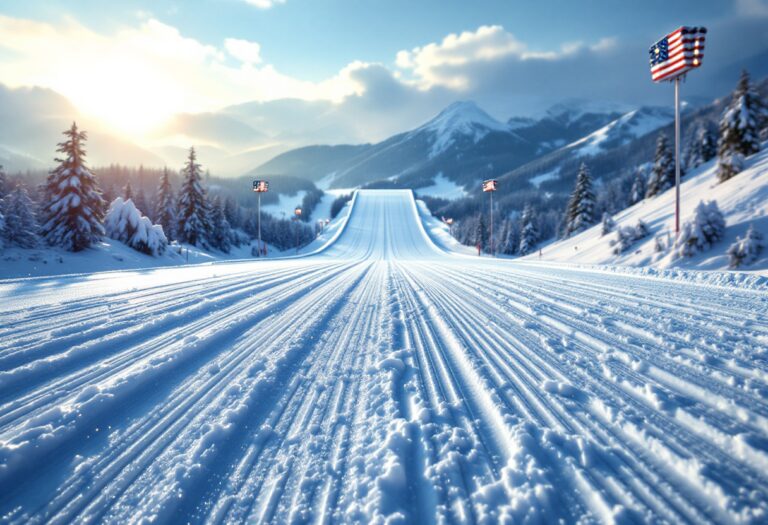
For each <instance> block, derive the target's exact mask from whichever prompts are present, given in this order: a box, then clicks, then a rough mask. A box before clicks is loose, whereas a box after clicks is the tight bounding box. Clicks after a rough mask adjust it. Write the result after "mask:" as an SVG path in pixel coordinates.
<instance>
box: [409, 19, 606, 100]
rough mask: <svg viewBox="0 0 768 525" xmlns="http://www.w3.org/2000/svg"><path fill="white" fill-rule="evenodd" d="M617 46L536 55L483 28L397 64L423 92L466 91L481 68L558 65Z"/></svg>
mask: <svg viewBox="0 0 768 525" xmlns="http://www.w3.org/2000/svg"><path fill="white" fill-rule="evenodd" d="M615 45H616V40H615V39H613V38H604V39H602V40H600V41H599V42H597V43H596V44H594V45H592V46H586V45H585V44H584V43H582V42H570V43H566V44H563V45H562V46H561V48H560V50H558V51H534V50H531V49H529V47H528V46H527V45H526V44H525V43H523V42H521V41H519V40H518V39H517V38H516V37H515V36H514V35H513V34H512V33H509V32H507V31H506V30H504V28H503V27H501V26H497V25H494V26H480V27H479V28H477V30H475V31H464V32H463V33H460V34H455V33H452V34H449V35H447V36H446V37H445V38H443V40H442V41H441V42H434V43H430V44H427V45H425V46H420V47H416V48H413V49H412V50H410V51H408V50H403V51H400V52H398V53H397V56H396V59H395V64H396V65H397V67H399V68H400V69H401V70H403V71H406V72H407V73H409V74H410V75H411V79H412V80H413V81H414V82H416V83H417V84H418V85H419V86H420V87H421V88H422V89H429V88H431V87H434V86H443V87H448V88H451V89H455V90H459V91H466V90H468V89H470V88H471V87H472V86H473V85H474V84H476V83H477V82H478V81H482V79H478V78H474V77H473V76H472V75H471V74H470V73H471V72H472V71H474V70H475V68H476V67H477V66H478V65H482V64H492V63H496V64H503V63H505V62H507V63H508V62H510V61H515V62H526V61H531V62H536V61H539V62H541V61H556V60H561V59H565V58H568V57H570V56H574V55H576V54H578V53H580V52H582V51H584V50H589V51H592V52H596V53H598V52H602V51H606V50H610V49H611V48H612V47H614V46H615Z"/></svg>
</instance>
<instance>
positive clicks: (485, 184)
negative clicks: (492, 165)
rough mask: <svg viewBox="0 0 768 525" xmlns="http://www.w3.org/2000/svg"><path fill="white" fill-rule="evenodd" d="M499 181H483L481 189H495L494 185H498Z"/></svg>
mask: <svg viewBox="0 0 768 525" xmlns="http://www.w3.org/2000/svg"><path fill="white" fill-rule="evenodd" d="M498 184H499V181H497V180H493V179H489V180H484V181H483V191H496V186H498Z"/></svg>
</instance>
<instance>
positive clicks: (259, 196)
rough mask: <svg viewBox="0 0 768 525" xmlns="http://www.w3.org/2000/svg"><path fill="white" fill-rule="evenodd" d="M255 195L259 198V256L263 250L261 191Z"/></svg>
mask: <svg viewBox="0 0 768 525" xmlns="http://www.w3.org/2000/svg"><path fill="white" fill-rule="evenodd" d="M257 195H258V198H259V220H258V223H259V257H261V256H262V255H263V250H262V247H261V193H258V194H257Z"/></svg>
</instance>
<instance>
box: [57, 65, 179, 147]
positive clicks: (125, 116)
mask: <svg viewBox="0 0 768 525" xmlns="http://www.w3.org/2000/svg"><path fill="white" fill-rule="evenodd" d="M163 80H164V79H162V78H158V75H157V72H156V71H152V70H150V68H149V67H147V65H145V64H142V63H141V62H139V61H132V60H130V59H124V60H114V61H111V62H109V63H105V64H102V66H101V67H99V74H98V75H95V76H92V77H91V78H89V79H88V81H87V82H82V81H77V80H75V79H73V82H72V86H71V89H70V88H69V86H67V87H62V92H63V93H64V95H65V96H68V97H69V98H70V100H72V102H73V103H74V104H75V105H76V106H77V107H78V109H80V110H81V111H82V112H83V113H85V114H87V115H89V116H93V117H97V118H99V119H100V120H102V121H103V122H105V123H106V124H108V125H110V126H111V127H113V128H115V129H116V130H117V131H121V132H124V133H145V132H147V131H149V130H150V129H152V128H153V127H155V126H157V125H158V124H161V123H162V122H164V121H165V120H166V119H168V117H170V116H171V115H172V114H173V113H174V112H176V111H179V110H180V109H181V106H180V102H181V100H182V99H183V96H178V95H177V96H174V91H175V88H174V86H173V85H168V84H167V83H165V82H164V81H163ZM67 84H68V83H67Z"/></svg>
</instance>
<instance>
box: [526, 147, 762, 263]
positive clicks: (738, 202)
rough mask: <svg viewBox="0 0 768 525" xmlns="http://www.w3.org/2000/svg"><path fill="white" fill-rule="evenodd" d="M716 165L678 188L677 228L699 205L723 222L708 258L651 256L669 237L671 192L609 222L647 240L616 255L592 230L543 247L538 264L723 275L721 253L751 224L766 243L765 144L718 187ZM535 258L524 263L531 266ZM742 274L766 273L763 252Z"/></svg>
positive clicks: (704, 255) (691, 175)
mask: <svg viewBox="0 0 768 525" xmlns="http://www.w3.org/2000/svg"><path fill="white" fill-rule="evenodd" d="M716 170H717V166H716V160H712V161H711V162H709V163H708V164H705V165H703V166H701V167H699V168H698V169H696V170H693V171H691V172H690V173H689V174H687V175H686V177H685V178H684V179H683V183H682V185H681V195H682V200H681V223H682V222H684V221H686V220H688V219H689V218H690V217H691V215H692V213H693V210H694V208H695V207H696V205H697V204H698V203H699V202H700V201H702V200H703V201H709V200H715V201H717V204H718V206H719V208H720V210H721V211H722V212H723V214H724V216H725V221H726V233H725V238H724V239H723V240H721V241H719V242H718V243H717V244H715V245H714V246H713V247H712V248H711V249H710V250H708V251H707V252H704V253H701V254H698V255H696V256H694V257H692V258H682V259H681V258H674V256H673V255H672V253H671V252H670V251H662V252H656V251H655V245H656V240H655V238H656V237H660V240H661V241H662V242H663V244H665V245H669V241H670V240H672V239H673V237H674V188H673V189H671V190H669V191H667V192H665V193H663V194H661V195H659V196H657V197H654V198H650V199H645V200H643V201H641V202H639V203H638V204H636V205H634V206H632V207H630V208H627V209H626V210H624V211H622V212H620V213H618V214H617V215H616V216H615V217H614V221H615V222H616V226H617V227H622V226H634V225H636V224H637V221H638V220H642V221H643V222H644V223H645V224H646V225H647V226H648V229H649V230H650V235H649V236H648V237H646V238H645V239H643V240H640V241H638V242H637V243H636V244H635V245H633V246H632V247H631V248H630V249H629V250H627V251H626V252H625V253H623V254H621V255H615V254H614V253H613V247H612V246H611V244H610V242H611V241H612V240H614V239H615V238H616V234H615V233H610V234H608V235H605V236H601V235H600V233H601V227H600V225H599V224H598V225H597V226H595V227H593V228H591V229H589V230H587V231H585V232H583V233H581V234H579V235H576V236H574V237H572V238H570V239H565V240H562V241H557V242H555V243H552V244H549V245H547V246H544V247H543V249H542V258H543V259H544V260H548V261H561V262H572V263H586V264H620V265H630V266H651V267H655V268H671V267H675V268H695V269H706V270H724V269H727V268H728V256H727V254H726V250H727V249H728V247H729V246H730V244H731V243H732V242H733V241H734V240H735V239H736V237H737V236H743V235H744V234H745V232H746V231H747V228H748V227H749V225H750V224H754V226H755V228H756V229H758V230H759V231H761V232H763V235H764V236H765V237H766V238H767V239H768V143H764V144H763V151H761V152H760V153H758V154H756V155H753V156H752V157H750V158H748V159H747V163H746V169H745V170H744V171H743V172H742V173H740V174H739V175H737V176H736V177H734V178H732V179H731V180H729V181H726V182H724V183H718V181H717V174H716ZM538 258H539V256H538V254H533V255H530V256H528V257H525V258H524V259H527V260H536V259H538ZM743 270H745V271H760V272H763V273H768V248H767V249H766V250H764V251H763V254H762V256H761V257H760V259H759V260H758V261H756V262H755V263H754V264H752V265H750V266H748V267H745V268H743Z"/></svg>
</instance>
